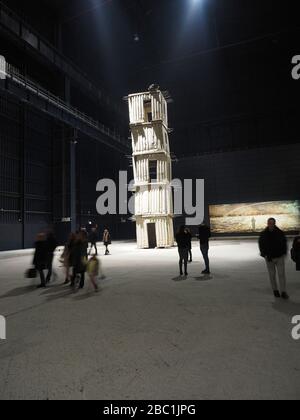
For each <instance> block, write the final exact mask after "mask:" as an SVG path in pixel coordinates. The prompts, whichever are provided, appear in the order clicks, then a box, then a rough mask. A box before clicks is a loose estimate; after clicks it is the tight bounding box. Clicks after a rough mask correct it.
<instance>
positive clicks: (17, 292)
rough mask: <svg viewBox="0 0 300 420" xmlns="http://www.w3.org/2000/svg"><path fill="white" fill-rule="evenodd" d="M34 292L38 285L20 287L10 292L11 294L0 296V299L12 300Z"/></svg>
mask: <svg viewBox="0 0 300 420" xmlns="http://www.w3.org/2000/svg"><path fill="white" fill-rule="evenodd" d="M34 290H37V288H36V285H34V286H33V285H31V286H25V287H18V288H16V289H13V290H10V291H9V292H7V293H5V294H4V295H2V296H0V299H5V298H10V297H17V296H23V295H26V294H27V293H31V292H33V291H34Z"/></svg>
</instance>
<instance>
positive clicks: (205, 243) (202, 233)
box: [199, 222, 211, 274]
mask: <svg viewBox="0 0 300 420" xmlns="http://www.w3.org/2000/svg"><path fill="white" fill-rule="evenodd" d="M210 238H211V231H210V228H209V226H207V225H206V224H205V223H204V222H203V223H202V224H201V225H200V226H199V241H200V249H201V253H202V256H203V259H204V262H205V270H204V271H202V274H210V261H209V256H208V253H209V239H210Z"/></svg>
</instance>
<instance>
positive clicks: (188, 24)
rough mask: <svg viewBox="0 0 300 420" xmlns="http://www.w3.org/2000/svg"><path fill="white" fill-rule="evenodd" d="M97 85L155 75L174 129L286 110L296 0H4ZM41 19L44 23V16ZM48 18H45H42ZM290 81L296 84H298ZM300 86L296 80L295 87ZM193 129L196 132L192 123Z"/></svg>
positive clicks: (142, 82) (127, 89) (291, 89)
mask: <svg viewBox="0 0 300 420" xmlns="http://www.w3.org/2000/svg"><path fill="white" fill-rule="evenodd" d="M7 2H8V4H10V5H13V4H16V5H17V6H16V7H17V9H18V10H19V12H22V13H23V14H24V15H26V16H27V17H28V19H29V20H31V22H32V23H33V24H35V26H39V29H40V31H43V32H44V34H45V36H48V38H50V39H51V38H52V40H53V41H54V40H55V37H54V32H55V30H56V28H57V23H58V22H59V23H60V25H61V29H62V39H63V51H64V53H65V54H66V55H68V56H69V57H70V58H71V59H73V60H74V61H75V62H76V63H77V64H78V65H79V66H81V67H82V68H83V69H84V70H85V71H86V72H87V73H88V74H89V75H90V76H91V77H92V78H93V79H94V80H96V81H97V82H98V84H99V85H100V86H101V85H102V86H104V87H105V88H107V89H108V90H109V91H110V92H111V93H112V94H113V95H114V96H116V97H117V98H119V99H120V100H121V98H122V97H123V96H124V95H127V94H128V93H131V92H133V91H139V90H143V89H145V88H147V86H148V85H149V84H151V83H154V82H156V83H158V84H160V85H161V87H162V88H163V89H168V90H169V91H170V93H171V95H172V96H173V98H174V105H172V106H171V110H170V111H171V121H172V125H173V126H174V127H175V129H176V131H177V133H180V136H177V138H176V140H175V142H177V147H178V143H179V142H183V143H184V145H185V147H186V148H187V149H188V150H190V152H191V151H192V150H197V147H196V148H195V147H194V144H195V139H193V134H191V133H190V134H189V135H188V136H187V138H186V139H185V138H183V136H184V134H183V133H184V131H186V132H187V131H188V130H191V127H195V132H199V130H198V129H199V127H200V128H201V127H203V126H205V124H208V123H210V122H215V123H216V124H218V123H222V121H227V120H236V119H239V118H247V117H249V119H253V118H254V117H255V118H257V117H258V116H259V115H266V117H267V118H274V119H276V118H277V114H278V113H280V114H285V113H289V112H291V113H293V112H295V111H296V109H297V106H296V99H297V96H298V95H299V88H298V86H297V89H296V88H295V84H294V83H293V81H292V80H291V77H290V72H291V59H292V56H293V55H295V54H300V46H299V47H298V44H299V42H298V40H299V38H300V37H299V35H300V33H299V32H300V30H299V29H300V24H299V23H298V16H299V14H298V9H297V2H293V1H289V2H283V1H279V0H36V1H34V0H26V2H24V1H19V2H18V1H17V0H9V1H7ZM45 22H48V24H46V23H45ZM49 22H51V25H49ZM299 85H300V84H299ZM299 87H300V86H299ZM197 130H198V131H197Z"/></svg>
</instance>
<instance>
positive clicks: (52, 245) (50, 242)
mask: <svg viewBox="0 0 300 420" xmlns="http://www.w3.org/2000/svg"><path fill="white" fill-rule="evenodd" d="M57 245H58V243H57V240H56V238H55V236H54V233H53V232H52V231H49V232H48V233H47V236H46V246H47V262H46V269H47V270H48V274H47V277H46V283H50V280H51V276H52V272H53V259H54V252H55V250H56V248H57Z"/></svg>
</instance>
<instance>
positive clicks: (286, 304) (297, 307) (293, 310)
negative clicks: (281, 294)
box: [272, 299, 300, 318]
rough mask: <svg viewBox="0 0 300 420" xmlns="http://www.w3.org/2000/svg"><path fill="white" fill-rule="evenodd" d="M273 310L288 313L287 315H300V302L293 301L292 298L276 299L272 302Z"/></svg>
mask: <svg viewBox="0 0 300 420" xmlns="http://www.w3.org/2000/svg"><path fill="white" fill-rule="evenodd" d="M272 306H273V308H274V309H275V311H278V312H281V313H283V314H286V315H288V316H289V317H291V318H292V317H294V316H295V315H300V303H299V302H293V301H292V300H287V301H285V300H281V299H280V300H279V299H278V300H277V301H276V302H274V303H273V304H272Z"/></svg>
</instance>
